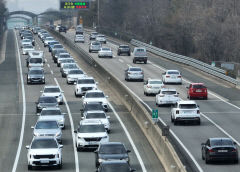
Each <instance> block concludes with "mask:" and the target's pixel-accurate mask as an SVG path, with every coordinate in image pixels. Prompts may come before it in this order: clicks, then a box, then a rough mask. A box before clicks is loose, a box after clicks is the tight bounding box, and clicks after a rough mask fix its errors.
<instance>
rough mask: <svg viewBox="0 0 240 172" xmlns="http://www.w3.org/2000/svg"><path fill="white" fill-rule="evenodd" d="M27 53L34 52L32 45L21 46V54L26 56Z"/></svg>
mask: <svg viewBox="0 0 240 172" xmlns="http://www.w3.org/2000/svg"><path fill="white" fill-rule="evenodd" d="M29 51H34V47H33V46H32V45H23V48H22V54H23V55H27V54H28V52H29Z"/></svg>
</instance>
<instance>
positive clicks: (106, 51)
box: [98, 47, 113, 58]
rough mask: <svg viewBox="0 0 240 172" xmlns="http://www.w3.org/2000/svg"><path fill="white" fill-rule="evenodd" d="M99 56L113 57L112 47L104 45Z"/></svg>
mask: <svg viewBox="0 0 240 172" xmlns="http://www.w3.org/2000/svg"><path fill="white" fill-rule="evenodd" d="M98 57H99V58H100V57H110V58H112V57H113V53H112V50H111V48H107V47H102V48H101V49H100V50H99V51H98Z"/></svg>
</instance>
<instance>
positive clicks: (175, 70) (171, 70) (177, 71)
mask: <svg viewBox="0 0 240 172" xmlns="http://www.w3.org/2000/svg"><path fill="white" fill-rule="evenodd" d="M166 72H179V70H167V71H166ZM179 73H180V72H179Z"/></svg>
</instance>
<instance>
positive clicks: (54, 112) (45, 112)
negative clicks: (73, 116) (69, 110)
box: [37, 107, 66, 129]
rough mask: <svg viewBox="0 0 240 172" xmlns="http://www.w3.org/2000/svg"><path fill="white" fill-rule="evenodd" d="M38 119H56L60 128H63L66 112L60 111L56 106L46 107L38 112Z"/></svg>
mask: <svg viewBox="0 0 240 172" xmlns="http://www.w3.org/2000/svg"><path fill="white" fill-rule="evenodd" d="M37 115H39V118H38V119H40V120H43V119H45V120H56V121H57V122H58V125H59V126H60V128H62V129H64V128H65V117H64V116H65V115H66V113H62V112H61V109H60V108H57V107H48V108H43V109H42V112H41V113H38V114H37Z"/></svg>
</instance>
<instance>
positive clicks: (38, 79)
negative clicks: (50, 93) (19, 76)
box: [28, 78, 45, 83]
mask: <svg viewBox="0 0 240 172" xmlns="http://www.w3.org/2000/svg"><path fill="white" fill-rule="evenodd" d="M44 82H45V79H42V78H31V79H28V83H44Z"/></svg>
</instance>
